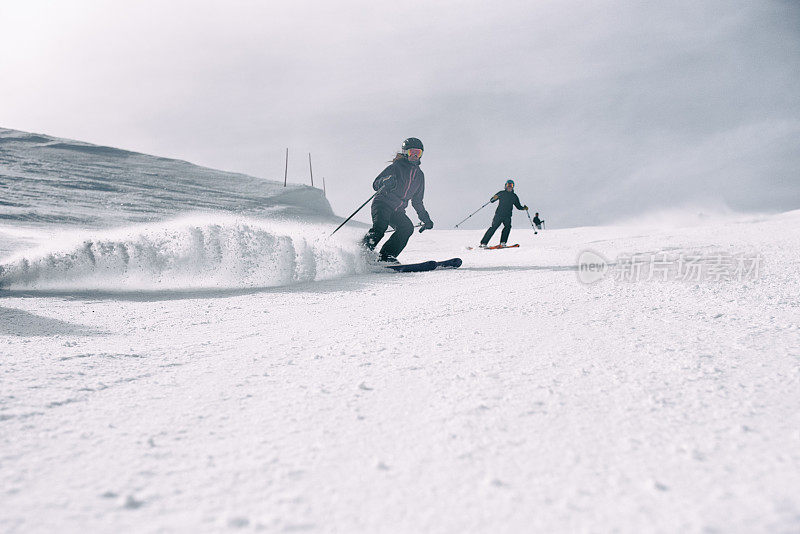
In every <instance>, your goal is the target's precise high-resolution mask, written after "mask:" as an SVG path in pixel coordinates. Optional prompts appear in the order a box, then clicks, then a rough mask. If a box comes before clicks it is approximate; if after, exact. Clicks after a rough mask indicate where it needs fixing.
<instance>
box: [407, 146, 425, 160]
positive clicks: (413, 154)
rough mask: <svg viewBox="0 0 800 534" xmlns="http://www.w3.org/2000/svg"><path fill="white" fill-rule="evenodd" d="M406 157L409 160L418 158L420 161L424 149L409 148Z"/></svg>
mask: <svg viewBox="0 0 800 534" xmlns="http://www.w3.org/2000/svg"><path fill="white" fill-rule="evenodd" d="M406 156H408V157H409V158H416V159H419V158H421V157H422V149H421V148H407V149H406Z"/></svg>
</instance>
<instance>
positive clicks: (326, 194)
mask: <svg viewBox="0 0 800 534" xmlns="http://www.w3.org/2000/svg"><path fill="white" fill-rule="evenodd" d="M322 196H324V197H325V198H328V191H326V190H325V177H324V176H323V177H322Z"/></svg>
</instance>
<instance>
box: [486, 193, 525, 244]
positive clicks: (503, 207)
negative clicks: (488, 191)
mask: <svg viewBox="0 0 800 534" xmlns="http://www.w3.org/2000/svg"><path fill="white" fill-rule="evenodd" d="M498 200H499V201H500V202H499V203H498V205H497V210H495V212H494V218H493V219H492V225H491V226H490V227H489V229H488V230H486V233H485V234H483V239H481V244H480V246H481V247H482V248H485V247H486V246H487V245H488V244H489V240H490V239H491V238H492V236H493V235H494V233H495V231H496V230H497V229H498V228H499V227H500V225H501V224H502V225H503V232H502V233H501V234H500V246H504V245H505V244H506V243H507V242H508V235H509V234H510V233H511V212H512V210H513V209H514V206H516V207H517V209H519V210H526V209H528V206H522V205H521V204H520V203H519V197H518V196H517V194H516V193H514V180H506V185H505V188H504V189H503V190H502V191H498V192H497V193H495V195H494V196H493V197H492V198H491V199H490V201H491V202H497V201H498Z"/></svg>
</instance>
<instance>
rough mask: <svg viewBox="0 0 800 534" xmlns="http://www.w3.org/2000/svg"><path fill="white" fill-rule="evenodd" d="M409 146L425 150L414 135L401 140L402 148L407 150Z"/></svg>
mask: <svg viewBox="0 0 800 534" xmlns="http://www.w3.org/2000/svg"><path fill="white" fill-rule="evenodd" d="M409 148H418V149H420V150H425V148H424V147H423V146H422V141H420V140H419V139H417V138H416V137H409V138H408V139H406V140H405V141H403V150H408V149H409Z"/></svg>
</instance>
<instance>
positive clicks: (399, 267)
mask: <svg viewBox="0 0 800 534" xmlns="http://www.w3.org/2000/svg"><path fill="white" fill-rule="evenodd" d="M384 267H386V268H387V269H391V270H392V271H395V272H398V273H421V272H424V271H432V270H434V269H435V268H436V267H438V264H437V263H436V262H435V261H433V260H431V261H423V262H420V263H397V264H394V265H391V264H390V265H384Z"/></svg>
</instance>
